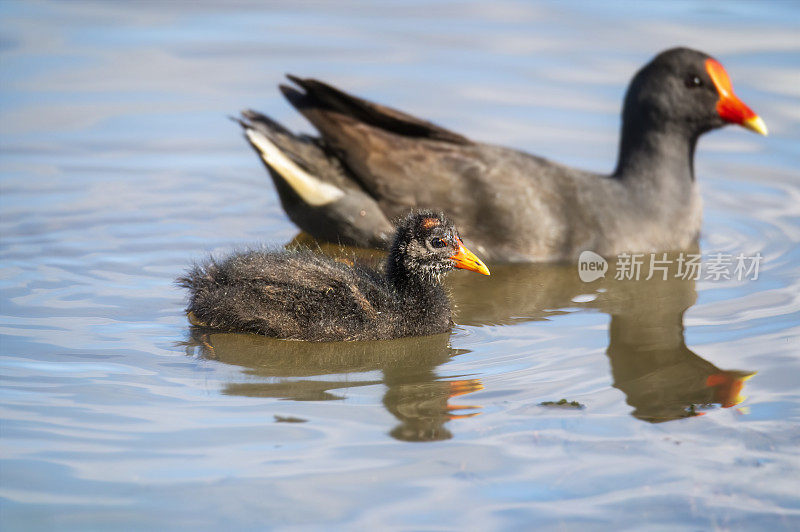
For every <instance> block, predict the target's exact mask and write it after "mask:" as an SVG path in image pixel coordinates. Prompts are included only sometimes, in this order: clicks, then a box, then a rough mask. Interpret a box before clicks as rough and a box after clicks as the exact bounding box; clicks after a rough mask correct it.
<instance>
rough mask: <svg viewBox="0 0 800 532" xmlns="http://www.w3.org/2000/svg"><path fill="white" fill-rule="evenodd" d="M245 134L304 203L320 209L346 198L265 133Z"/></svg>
mask: <svg viewBox="0 0 800 532" xmlns="http://www.w3.org/2000/svg"><path fill="white" fill-rule="evenodd" d="M245 134H246V135H247V138H248V139H249V140H250V142H251V143H252V144H253V146H255V147H256V149H258V152H259V153H260V154H261V158H262V159H264V162H265V163H267V164H268V165H269V166H270V167H271V168H272V169H273V170H275V171H276V172H278V174H280V175H281V177H283V179H284V180H285V181H286V182H287V183H288V184H289V186H290V187H292V189H293V190H294V191H295V192H297V195H298V196H300V197H301V198H302V199H303V201H304V202H306V203H308V204H309V205H312V206H314V207H320V206H322V205H327V204H328V203H332V202H334V201H336V200H338V199H339V198H341V197H342V196H344V191H343V190H342V189H340V188H339V187H335V186H333V185H331V184H329V183H324V182H322V181H320V180H319V179H317V178H316V177H314V176H312V175H311V174H309V173H308V172H306V171H305V170H303V169H302V168H300V167H299V166H297V164H295V162H294V161H292V160H291V159H289V158H288V157H287V156H286V155H284V153H283V152H282V151H281V150H280V149H278V147H277V146H276V145H275V144H273V143H272V141H271V140H269V139H268V138H267V137H266V136H265V135H264V134H263V133H261V132H259V131H256V130H254V129H249V128H248V129H246V130H245Z"/></svg>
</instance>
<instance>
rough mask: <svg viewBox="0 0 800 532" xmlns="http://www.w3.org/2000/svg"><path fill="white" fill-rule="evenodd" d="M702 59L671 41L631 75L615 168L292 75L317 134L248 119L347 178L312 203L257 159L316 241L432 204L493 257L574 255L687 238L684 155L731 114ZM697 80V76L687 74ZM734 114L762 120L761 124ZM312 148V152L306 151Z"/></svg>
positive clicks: (309, 162)
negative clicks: (546, 154) (586, 167)
mask: <svg viewBox="0 0 800 532" xmlns="http://www.w3.org/2000/svg"><path fill="white" fill-rule="evenodd" d="M708 59H710V58H709V56H708V55H706V54H704V53H702V52H698V51H695V50H690V49H687V48H675V49H672V50H667V51H665V52H662V53H661V54H659V55H658V56H656V57H655V58H654V59H653V60H652V61H651V62H650V63H648V64H647V65H645V66H644V67H643V68H642V69H641V70H640V71H639V72H638V73H637V74H636V76H635V77H634V79H633V80H632V82H631V84H630V86H629V89H628V92H627V95H626V98H625V104H624V109H623V121H622V132H621V137H620V149H619V159H618V165H617V169H616V171H615V172H613V173H611V174H609V175H602V174H597V173H592V172H586V171H583V170H578V169H575V168H569V167H567V166H564V165H560V164H558V163H555V162H551V161H549V160H547V159H544V158H541V157H536V156H533V155H529V154H527V153H523V152H520V151H517V150H512V149H509V148H504V147H501V146H494V145H489V144H482V143H478V142H473V141H471V140H470V139H467V138H465V137H463V136H461V135H459V134H457V133H453V132H451V131H448V130H446V129H444V128H441V127H439V126H436V125H434V124H432V123H430V122H427V121H424V120H420V119H418V118H415V117H413V116H410V115H408V114H405V113H402V112H400V111H397V110H394V109H390V108H388V107H384V106H381V105H378V104H374V103H371V102H368V101H366V100H363V99H360V98H357V97H355V96H351V95H349V94H347V93H345V92H342V91H341V90H339V89H337V88H335V87H332V86H330V85H327V84H325V83H323V82H320V81H318V80H315V79H309V78H305V79H304V78H298V77H295V76H289V79H290V80H291V81H292V82H293V83H294V84H295V85H296V87H289V86H281V90H282V92H283V93H284V95H285V96H286V98H287V99H288V100H289V102H290V103H291V104H292V105H293V106H294V107H295V108H297V110H298V111H299V112H300V113H302V114H303V116H305V117H306V118H307V119H308V120H309V121H310V122H311V123H312V124H313V125H314V127H315V128H316V129H317V131H318V132H319V133H320V138H318V139H311V138H309V137H305V136H300V137H296V136H294V135H292V134H291V133H289V132H288V131H286V130H285V129H283V128H282V127H281V126H279V125H277V124H275V122H273V121H272V120H269V119H267V118H266V117H264V116H263V115H259V114H258V113H255V112H253V111H245V112H244V114H243V117H244V119H243V121H242V125H243V127H244V128H245V131H246V132H249V131H253V130H259V131H264V132H265V133H264V134H265V135H267V136H269V135H271V137H273V138H276V139H277V140H276V141H275V143H276V144H281V149H282V150H284V151H285V152H286V154H287V155H288V156H289V157H290V158H292V160H294V161H295V162H296V163H297V164H298V165H300V166H304V165H305V166H306V167H308V168H309V171H310V172H311V173H314V172H315V171H316V170H315V169H319V170H318V172H317V174H316V175H317V177H319V180H320V182H322V183H327V184H331V185H333V186H334V187H337V188H338V189H340V190H341V192H342V193H341V195H340V196H336V195H334V196H336V198H335V200H334V199H331V201H330V202H329V203H326V204H325V205H324V206H323V207H313V208H309V207H308V206H307V205H306V204H304V202H303V201H302V200H301V199H300V200H298V197H297V196H296V195H295V196H292V194H293V193H292V191H291V187H287V184H286V181H285V178H284V177H283V176H282V174H281V172H280V171H276V170H275V168H274V167H272V166H271V165H270V163H269V162H266V160H265V162H266V164H267V166H268V167H269V168H270V172H271V173H272V175H273V178H274V179H275V182H276V186H277V187H278V192H279V194H280V195H281V201H282V202H283V205H284V208H285V209H286V211H287V213H288V214H289V217H290V218H291V219H292V220H293V221H294V222H295V223H296V224H297V225H298V226H299V227H300V228H301V229H303V230H305V231H306V232H308V233H309V234H311V235H312V236H315V237H317V238H320V239H323V240H329V241H333V242H337V241H338V240H345V241H347V242H348V243H353V244H357V245H360V246H366V247H381V242H383V241H384V240H383V239H382V237H381V235H382V234H385V233H386V227H385V223H384V220H390V219H394V218H396V217H397V216H399V215H400V214H401V213H403V212H405V211H407V210H408V209H410V208H434V209H442V210H444V212H445V213H446V214H447V215H448V216H450V217H451V218H452V219H453V220H454V221H455V223H456V224H457V225H458V227H460V228H461V229H462V231H464V233H465V234H467V235H469V239H468V240H467V244H468V245H469V246H470V247H472V248H474V250H475V251H476V252H478V253H480V254H481V255H482V256H485V257H486V258H488V259H491V260H496V261H507V262H509V261H510V262H515V261H560V260H574V259H575V258H577V256H578V255H579V254H580V252H581V251H583V250H593V251H595V252H597V253H600V254H602V255H606V256H613V255H617V254H619V253H620V252H623V251H643V252H646V251H657V250H672V249H685V248H687V247H689V246H691V245H692V243H693V242H694V241H695V240H696V238H697V236H698V233H699V230H700V226H701V221H702V202H701V198H700V193H699V190H698V188H697V185H696V183H695V180H694V171H693V167H692V165H693V158H694V151H695V146H696V143H697V138H698V137H699V136H700V135H701V134H702V133H704V132H706V131H709V130H711V129H714V128H718V127H721V126H722V125H724V124H726V123H728V122H730V121H731V120H732V119H731V118H728V119H727V120H728V122H726V121H725V120H723V118H722V117H721V115H720V112H718V109H717V105H718V102H719V101H721V94H720V93H719V92H718V91H717V89H716V88H715V84H714V82H713V80H712V79H711V78H710V77H709V72H708V71H707V69H706V61H707V60H708ZM695 78H697V81H698V84H697V85H692V84H689V83H687V80H694V79H695ZM739 104H740V105H741V106H742V107H743V108H746V106H744V104H741V102H739ZM748 111H749V109H748ZM749 112H750V113H752V111H749ZM753 116H755V115H753ZM756 118H757V117H756ZM758 120H759V121H760V119H758ZM736 123H740V124H742V125H745V126H746V127H750V128H751V129H756V130H757V131H759V132H761V133H765V131H766V130H765V129H763V122H760V126H758V127H753V124H752V123H749V122H743V121H739V122H736ZM759 128H761V129H759ZM248 134H249V133H248ZM251 144H253V145H254V147H255V148H256V151H260V150H259V147H258V146H257V145H256V144H254V143H253V140H252V139H251ZM309 146H313V147H314V154H313V156H311V155H308V154H306V153H303V151H304V150H305V151H308V147H309ZM312 167H313V168H314V169H311V168H312ZM287 188H288V189H287ZM287 205H288V206H287ZM362 213H363V215H362ZM363 218H368V219H370V220H379V221H380V222H379V223H378V222H376V223H367V222H366V220H364V219H363ZM321 226H322V227H321ZM376 243H377V244H376Z"/></svg>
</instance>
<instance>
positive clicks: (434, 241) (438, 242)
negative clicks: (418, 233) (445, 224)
mask: <svg viewBox="0 0 800 532" xmlns="http://www.w3.org/2000/svg"><path fill="white" fill-rule="evenodd" d="M446 245H447V242H445V241H444V240H442V239H441V238H434V239H432V240H431V246H433V247H435V248H443V247H445V246H446Z"/></svg>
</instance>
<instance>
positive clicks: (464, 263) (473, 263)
mask: <svg viewBox="0 0 800 532" xmlns="http://www.w3.org/2000/svg"><path fill="white" fill-rule="evenodd" d="M456 244H457V245H458V250H457V251H456V254H455V255H453V256H452V257H450V259H452V261H453V262H455V263H456V268H462V269H464V270H472V271H473V272H478V273H482V274H483V275H491V274H490V273H489V268H487V267H486V265H485V264H484V263H483V261H481V259H479V258H478V257H476V256H475V254H474V253H473V252H471V251H470V250H468V249H467V248H466V247H465V246H464V243H463V242H462V241H461V239H460V238H458V237H456Z"/></svg>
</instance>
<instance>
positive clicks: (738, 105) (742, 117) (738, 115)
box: [706, 58, 767, 135]
mask: <svg viewBox="0 0 800 532" xmlns="http://www.w3.org/2000/svg"><path fill="white" fill-rule="evenodd" d="M706 71H707V72H708V75H709V76H711V81H713V82H714V86H715V87H716V88H717V92H718V93H719V100H718V101H717V113H719V116H720V118H722V119H723V120H725V121H726V122H731V123H733V124H739V125H740V126H742V127H746V128H747V129H751V130H753V131H755V132H756V133H761V134H762V135H766V134H767V125H766V124H765V123H764V121H763V120H761V117H760V116H758V115H757V114H755V113H754V112H753V111H752V109H750V108H749V107H747V106H746V105H745V104H744V102H742V100H740V99H739V98H737V97H736V95H735V94H734V93H733V85H731V79H730V78H729V77H728V73H727V72H725V68H723V66H722V65H721V64H720V63H719V61H717V60H715V59H710V58H709V59H706Z"/></svg>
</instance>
